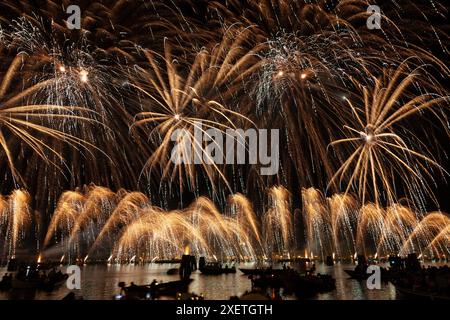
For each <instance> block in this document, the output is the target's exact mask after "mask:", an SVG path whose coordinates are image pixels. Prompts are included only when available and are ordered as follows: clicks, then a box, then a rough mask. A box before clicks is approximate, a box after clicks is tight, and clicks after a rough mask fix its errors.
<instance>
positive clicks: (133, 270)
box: [0, 264, 396, 300]
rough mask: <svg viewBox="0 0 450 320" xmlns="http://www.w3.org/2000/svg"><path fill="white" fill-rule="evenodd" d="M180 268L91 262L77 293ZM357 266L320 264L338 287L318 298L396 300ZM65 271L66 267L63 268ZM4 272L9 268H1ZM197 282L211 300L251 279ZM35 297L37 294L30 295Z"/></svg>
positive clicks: (104, 290) (105, 295)
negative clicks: (356, 274)
mask: <svg viewBox="0 0 450 320" xmlns="http://www.w3.org/2000/svg"><path fill="white" fill-rule="evenodd" d="M251 266H252V265H251V264H248V265H246V264H241V265H240V267H251ZM173 267H177V265H170V264H164V265H160V264H149V265H145V266H131V265H126V266H125V265H122V266H118V265H113V266H106V265H88V266H84V267H82V269H81V272H82V280H81V290H80V292H77V296H82V297H83V298H84V299H87V300H110V299H112V297H113V296H114V295H115V294H117V293H118V292H119V288H118V283H119V282H120V281H125V282H126V283H128V284H129V283H130V282H132V281H133V282H134V283H136V284H149V283H150V282H151V281H152V280H153V279H157V280H158V281H173V280H178V276H177V275H167V274H166V271H167V270H168V269H169V268H173ZM353 268H354V266H353V265H342V264H337V265H335V266H334V267H329V266H326V265H324V264H318V265H317V270H316V272H317V273H322V274H331V275H332V276H333V278H335V279H336V290H334V291H332V292H328V293H323V294H319V295H317V296H316V297H315V299H320V300H361V299H374V300H389V299H395V298H396V295H395V287H394V286H393V285H392V284H391V283H387V282H386V283H382V287H381V290H369V289H367V287H366V282H365V281H361V282H359V281H356V280H350V279H348V276H347V274H346V273H345V272H344V269H353ZM63 271H64V269H63ZM0 272H1V273H0V274H1V275H3V274H4V273H5V272H6V270H5V269H0ZM191 278H192V279H194V281H193V282H192V284H191V286H190V289H191V291H192V292H195V293H197V294H203V295H204V296H205V298H206V299H208V300H219V299H226V300H227V299H229V298H230V296H236V295H237V296H239V295H241V294H243V293H244V292H245V291H247V290H250V288H251V283H250V280H249V279H248V278H247V277H246V276H244V275H243V274H242V273H241V272H240V271H238V272H237V273H236V274H227V275H219V276H212V275H208V276H205V275H202V274H201V273H200V272H199V271H197V272H194V273H193V274H192V276H191ZM68 292H69V290H68V289H67V288H65V286H64V287H62V288H60V289H59V290H56V291H54V292H52V293H45V292H37V293H36V294H35V295H34V298H35V299H38V300H46V299H47V300H48V299H50V300H57V299H62V298H63V297H64V296H65V295H66V294H67V293H68ZM8 298H10V297H9V296H8V295H7V294H5V293H0V299H8ZM27 298H33V297H27Z"/></svg>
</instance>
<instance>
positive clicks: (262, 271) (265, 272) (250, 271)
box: [239, 268, 286, 276]
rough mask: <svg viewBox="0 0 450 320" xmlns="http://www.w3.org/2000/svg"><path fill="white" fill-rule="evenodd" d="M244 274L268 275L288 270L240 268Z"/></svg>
mask: <svg viewBox="0 0 450 320" xmlns="http://www.w3.org/2000/svg"><path fill="white" fill-rule="evenodd" d="M239 271H241V272H242V273H243V274H245V275H247V276H260V275H268V274H281V273H284V272H286V269H272V268H254V269H247V268H239Z"/></svg>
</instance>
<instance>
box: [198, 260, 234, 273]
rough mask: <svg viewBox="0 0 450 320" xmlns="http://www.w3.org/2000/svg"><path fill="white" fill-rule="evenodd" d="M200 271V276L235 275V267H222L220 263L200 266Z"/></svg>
mask: <svg viewBox="0 0 450 320" xmlns="http://www.w3.org/2000/svg"><path fill="white" fill-rule="evenodd" d="M200 271H201V273H202V274H206V275H218V274H228V273H236V267H234V266H233V267H228V266H227V265H226V266H225V267H224V266H223V265H222V264H221V263H218V262H213V263H208V264H205V265H203V266H201V268H200Z"/></svg>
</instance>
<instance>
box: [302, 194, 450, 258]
mask: <svg viewBox="0 0 450 320" xmlns="http://www.w3.org/2000/svg"><path fill="white" fill-rule="evenodd" d="M302 198H303V208H304V209H303V210H304V219H305V231H306V237H307V247H306V248H307V250H308V251H309V252H316V253H317V252H319V253H320V254H321V256H322V258H324V257H325V256H327V255H330V256H331V254H332V253H335V252H336V253H337V256H338V257H340V258H342V257H344V258H345V257H348V256H352V255H353V253H354V252H357V253H360V254H364V255H366V256H368V255H375V254H376V255H377V256H378V257H384V256H389V255H396V254H398V255H400V256H406V255H407V254H408V253H413V252H415V253H420V254H423V253H427V252H431V253H432V254H433V253H434V254H435V255H437V256H440V255H441V254H444V255H446V254H448V253H449V250H448V247H446V246H445V243H446V242H445V240H446V239H445V238H443V237H444V236H445V234H446V231H445V230H446V228H448V225H449V222H450V220H449V218H448V216H447V215H446V214H445V213H442V212H431V213H426V214H423V213H420V212H415V211H414V209H413V208H411V207H407V206H404V205H401V204H392V205H391V206H389V207H387V208H382V207H380V206H379V205H377V204H375V203H366V204H365V205H362V206H361V204H360V203H359V202H358V201H355V198H354V197H352V196H351V195H349V194H335V195H333V196H332V197H331V198H325V196H324V195H323V194H322V193H321V192H320V191H319V190H317V189H314V188H309V189H304V190H302Z"/></svg>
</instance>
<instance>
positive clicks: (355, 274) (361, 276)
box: [344, 269, 370, 280]
mask: <svg viewBox="0 0 450 320" xmlns="http://www.w3.org/2000/svg"><path fill="white" fill-rule="evenodd" d="M344 272H345V273H346V274H348V275H349V276H350V278H352V279H355V280H367V278H369V276H370V274H368V273H366V272H360V271H355V270H350V269H346V270H344Z"/></svg>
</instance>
